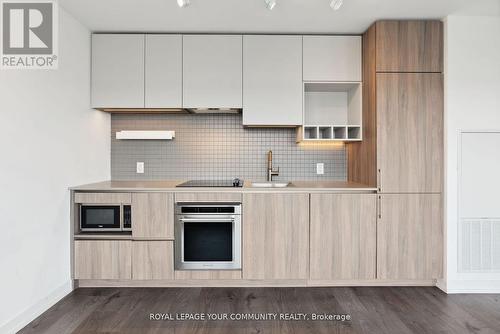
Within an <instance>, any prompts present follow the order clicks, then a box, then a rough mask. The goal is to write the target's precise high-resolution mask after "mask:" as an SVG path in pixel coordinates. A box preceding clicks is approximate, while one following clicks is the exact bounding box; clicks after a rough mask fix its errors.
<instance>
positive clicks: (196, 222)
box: [174, 203, 241, 270]
mask: <svg viewBox="0 0 500 334" xmlns="http://www.w3.org/2000/svg"><path fill="white" fill-rule="evenodd" d="M174 243H175V269H181V270H196V269H198V270H199V269H209V270H210V269H214V270H215V269H241V204H240V203H225V204H224V203H219V204H207V203H203V204H193V203H189V204H188V203H178V204H177V205H176V207H175V242H174Z"/></svg>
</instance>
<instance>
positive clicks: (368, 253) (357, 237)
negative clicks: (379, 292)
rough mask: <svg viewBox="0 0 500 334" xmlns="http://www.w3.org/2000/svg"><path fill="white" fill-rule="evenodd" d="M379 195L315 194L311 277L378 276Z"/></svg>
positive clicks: (331, 278)
mask: <svg viewBox="0 0 500 334" xmlns="http://www.w3.org/2000/svg"><path fill="white" fill-rule="evenodd" d="M376 205H377V195H376V194H311V209H310V210H311V239H310V248H311V249H310V264H309V265H310V279H311V280H342V279H345V280H352V279H375V270H376V239H377V231H376V225H377V221H376V217H377V207H376Z"/></svg>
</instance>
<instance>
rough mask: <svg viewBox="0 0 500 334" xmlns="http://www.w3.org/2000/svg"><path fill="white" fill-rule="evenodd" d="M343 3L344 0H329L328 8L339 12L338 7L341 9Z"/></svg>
mask: <svg viewBox="0 0 500 334" xmlns="http://www.w3.org/2000/svg"><path fill="white" fill-rule="evenodd" d="M343 3H344V0H331V1H330V7H332V9H333V10H339V9H340V7H342V4H343Z"/></svg>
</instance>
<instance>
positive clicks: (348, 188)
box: [69, 181, 377, 193]
mask: <svg viewBox="0 0 500 334" xmlns="http://www.w3.org/2000/svg"><path fill="white" fill-rule="evenodd" d="M160 182H163V183H165V186H160V187H158V186H156V187H155V186H151V187H148V186H141V185H140V183H142V182H141V181H138V182H137V183H138V184H139V185H138V186H114V185H112V184H111V182H110V181H104V182H98V183H91V184H86V185H80V186H75V187H70V188H69V190H71V191H76V192H93V191H94V192H95V191H98V192H176V193H183V192H188V193H192V192H212V193H214V192H217V193H221V192H225V193H238V192H240V193H267V192H271V193H290V192H298V193H325V192H335V193H376V192H377V188H374V187H363V185H360V184H355V183H351V185H349V182H345V186H340V187H328V186H321V183H328V182H336V181H327V182H321V181H318V182H317V186H313V187H310V186H303V187H301V186H297V185H293V184H292V186H289V187H286V188H257V187H255V188H254V187H251V186H250V185H249V183H246V182H245V185H244V186H243V187H241V188H210V187H200V188H197V187H195V188H185V187H176V185H177V184H179V183H181V182H182V181H160ZM297 182H298V183H301V182H302V183H303V182H304V181H297ZM305 182H307V183H315V181H305ZM292 183H293V181H292ZM338 183H339V184H341V183H343V182H342V181H339V182H338Z"/></svg>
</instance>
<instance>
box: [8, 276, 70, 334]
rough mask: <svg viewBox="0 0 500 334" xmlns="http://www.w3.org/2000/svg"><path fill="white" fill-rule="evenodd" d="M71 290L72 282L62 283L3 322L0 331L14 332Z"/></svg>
mask: <svg viewBox="0 0 500 334" xmlns="http://www.w3.org/2000/svg"><path fill="white" fill-rule="evenodd" d="M71 291H73V283H72V282H71V281H68V282H66V283H64V284H63V285H61V286H60V287H58V288H57V289H55V290H54V291H52V292H51V293H49V294H48V295H47V296H46V297H44V298H42V299H40V300H38V301H37V302H36V303H34V304H33V305H32V306H31V307H29V308H28V309H26V310H25V311H23V312H21V314H19V315H17V316H16V317H15V318H14V319H12V320H10V321H9V322H7V323H5V324H3V325H2V326H1V327H0V333H16V332H17V331H19V330H21V329H22V328H23V327H24V326H26V325H27V324H29V323H30V322H31V321H33V320H34V319H36V318H37V317H38V316H39V315H40V314H42V313H43V312H45V311H47V310H48V309H49V308H51V307H52V306H53V305H54V304H55V303H57V302H58V301H60V300H61V299H62V298H64V297H65V296H67V295H68V294H69V293H70V292H71Z"/></svg>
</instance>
